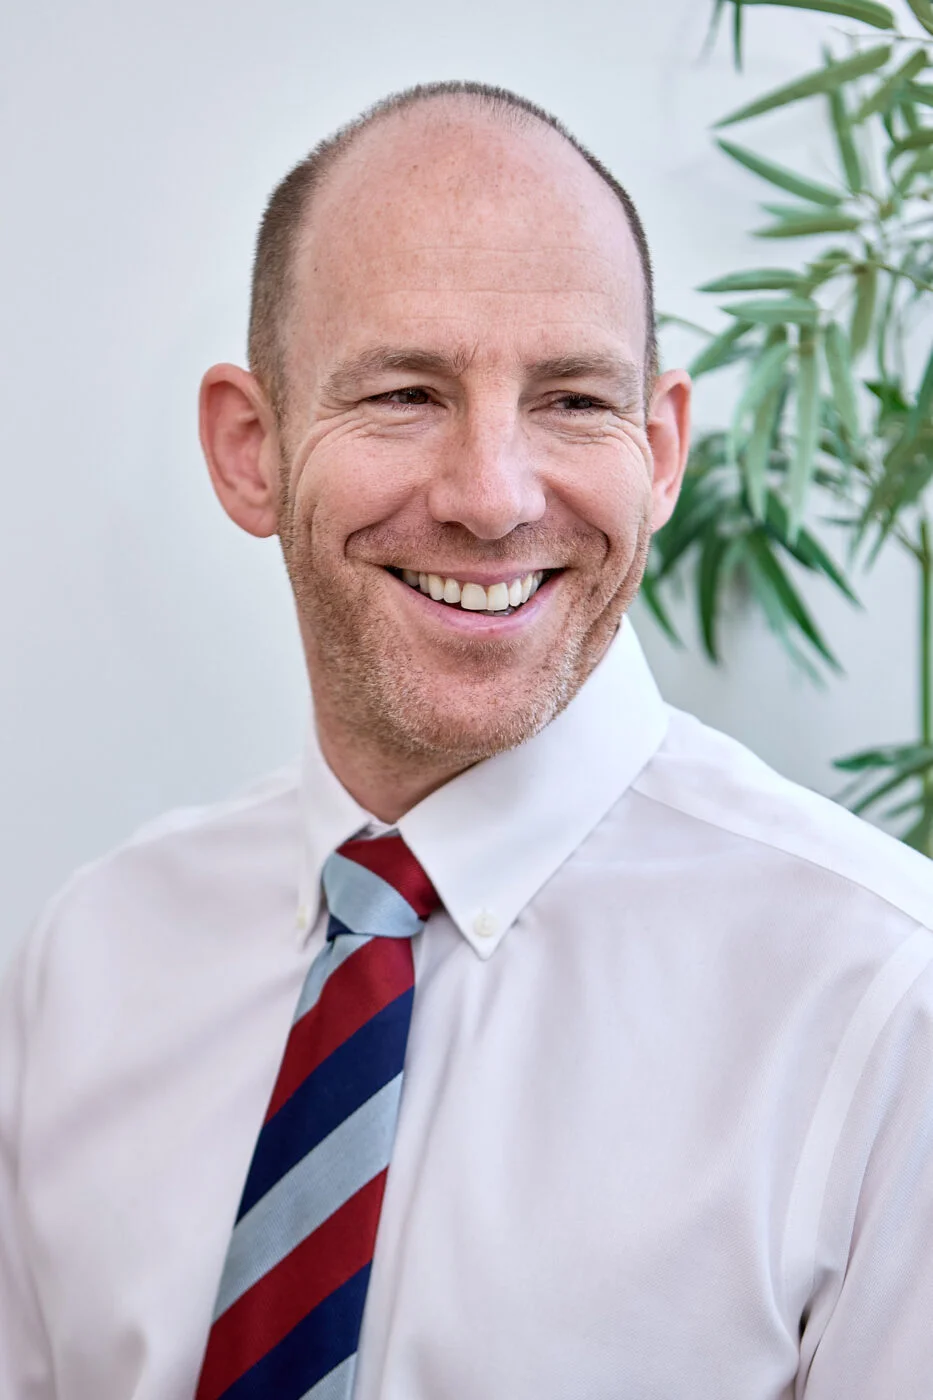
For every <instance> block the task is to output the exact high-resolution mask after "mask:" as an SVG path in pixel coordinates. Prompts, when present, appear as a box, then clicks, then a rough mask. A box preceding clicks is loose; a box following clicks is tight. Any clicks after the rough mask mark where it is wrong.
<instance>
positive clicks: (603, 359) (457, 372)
mask: <svg viewBox="0 0 933 1400" xmlns="http://www.w3.org/2000/svg"><path fill="white" fill-rule="evenodd" d="M472 359H473V354H472V352H470V351H467V350H463V351H460V352H458V353H455V354H452V355H449V354H444V353H442V352H439V351H435V350H426V349H423V348H421V347H418V346H393V345H377V346H374V347H373V348H371V349H369V350H364V351H362V353H361V354H359V355H354V356H352V357H351V358H350V359H346V360H341V361H340V362H339V363H338V364H337V365H335V366H334V368H333V369H332V370H331V372H330V374H328V376H327V378H326V379H325V380H324V383H323V384H322V386H321V392H322V394H323V395H324V396H325V397H326V398H335V399H349V398H352V397H353V395H354V394H355V393H356V392H357V391H358V390H359V388H360V387H361V385H362V384H364V382H365V381H366V380H367V379H369V378H371V377H372V376H374V375H378V374H384V373H386V372H387V371H392V370H403V371H404V372H405V373H408V374H431V375H438V376H440V377H442V378H445V379H459V378H460V376H461V375H462V374H464V373H465V371H466V370H467V368H468V367H469V364H470V361H471V360H472ZM525 369H526V374H527V375H528V377H529V378H531V379H533V380H567V379H601V380H604V381H606V382H609V383H612V384H613V386H614V387H615V388H616V389H617V390H618V391H619V392H620V393H621V394H622V396H623V397H624V398H625V399H626V400H633V401H634V402H636V403H639V402H640V401H641V397H642V393H643V387H644V386H643V375H642V371H641V370H640V369H639V367H638V366H637V365H636V364H635V363H634V362H633V361H632V360H628V359H625V358H622V357H620V356H618V355H613V354H611V353H607V352H603V351H594V352H592V353H590V352H584V353H580V354H572V355H557V356H553V357H552V358H550V359H545V360H536V361H534V362H533V363H532V364H529V365H527V366H526V367H525Z"/></svg>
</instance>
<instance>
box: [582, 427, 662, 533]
mask: <svg viewBox="0 0 933 1400" xmlns="http://www.w3.org/2000/svg"><path fill="white" fill-rule="evenodd" d="M565 500H566V502H567V504H568V505H569V506H570V507H571V509H572V510H573V512H574V514H575V515H576V516H577V517H578V518H579V519H581V520H583V521H585V522H586V524H587V525H588V526H589V527H590V528H591V529H594V530H598V531H599V532H600V534H602V535H603V536H604V537H605V538H606V540H607V541H608V545H609V553H610V555H618V554H620V553H621V554H624V555H626V556H628V555H630V554H631V552H632V549H633V546H634V544H635V542H636V540H637V538H638V535H639V532H640V530H641V529H642V527H643V526H644V524H645V522H646V519H647V520H650V518H651V509H652V496H651V466H650V456H649V454H648V450H647V447H642V446H640V445H639V444H638V443H636V442H634V441H633V442H625V443H623V444H619V445H618V446H616V448H615V450H614V451H613V452H611V453H610V452H606V453H604V454H598V455H594V459H593V460H592V461H591V462H589V463H587V464H585V470H582V471H580V472H578V473H577V474H576V475H575V477H574V480H573V482H572V483H570V484H569V489H568V490H567V491H566V492H565Z"/></svg>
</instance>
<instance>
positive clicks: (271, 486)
mask: <svg viewBox="0 0 933 1400" xmlns="http://www.w3.org/2000/svg"><path fill="white" fill-rule="evenodd" d="M199 425H200V434H201V447H202V449H203V451H204V456H205V457H206V459H207V466H208V470H209V471H210V474H211V481H212V482H213V484H214V490H215V491H216V492H217V497H218V500H219V501H220V504H221V505H222V506H223V508H224V510H225V511H226V512H227V514H228V515H229V517H230V519H231V520H232V521H234V522H235V524H237V525H239V526H240V528H241V529H243V530H246V531H248V533H249V534H251V535H258V536H260V537H261V538H265V537H266V536H268V535H274V534H275V532H276V529H277V528H278V520H277V514H276V508H277V503H278V478H279V471H280V465H279V439H278V432H277V430H276V424H275V415H274V414H273V412H272V408H271V406H270V404H269V401H268V399H267V398H266V396H265V394H264V393H263V391H262V389H261V387H260V385H259V382H258V380H257V379H256V378H255V377H254V376H253V375H252V374H249V373H247V371H246V370H245V369H239V368H238V366H236V365H213V366H212V367H211V368H210V369H209V370H208V371H207V373H206V374H205V376H204V378H203V379H202V380H201V394H200V402H199Z"/></svg>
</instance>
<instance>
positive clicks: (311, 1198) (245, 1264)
mask: <svg viewBox="0 0 933 1400" xmlns="http://www.w3.org/2000/svg"><path fill="white" fill-rule="evenodd" d="M401 1092H402V1076H401V1075H400V1074H397V1075H396V1076H395V1078H394V1079H390V1080H389V1083H388V1084H386V1085H385V1086H384V1087H383V1088H382V1089H380V1090H379V1091H378V1092H377V1093H375V1094H373V1096H372V1098H371V1099H367V1100H366V1102H365V1103H364V1104H361V1105H360V1107H359V1108H358V1109H357V1110H356V1112H355V1113H351V1114H350V1117H349V1118H345V1119H344V1121H343V1122H342V1123H341V1124H340V1126H339V1127H337V1128H335V1129H334V1131H333V1132H332V1133H330V1134H328V1136H327V1137H326V1138H324V1140H323V1141H322V1142H319V1143H318V1145H317V1147H315V1149H314V1151H313V1152H309V1153H308V1155H307V1157H303V1158H302V1159H301V1161H300V1162H296V1163H295V1165H294V1166H293V1167H292V1169H291V1171H289V1172H286V1173H285V1175H284V1176H283V1177H282V1178H281V1180H280V1181H277V1182H276V1184H275V1185H274V1186H273V1187H272V1189H271V1190H270V1191H267V1192H266V1194H265V1195H264V1196H263V1197H262V1199H261V1200H258V1201H257V1202H256V1204H255V1205H254V1206H253V1208H252V1210H250V1211H247V1213H246V1215H244V1216H243V1219H242V1220H240V1221H238V1222H237V1224H236V1227H235V1229H234V1231H233V1235H232V1237H231V1240H230V1248H229V1251H228V1253H227V1262H226V1264H225V1265H224V1271H223V1277H222V1278H221V1280H220V1288H219V1290H218V1294H217V1303H216V1305H215V1308H214V1319H215V1320H216V1319H217V1318H218V1317H220V1316H221V1315H222V1314H223V1313H225V1312H226V1311H227V1309H228V1308H229V1307H230V1306H231V1305H232V1304H233V1303H235V1302H236V1300H237V1299H238V1298H240V1297H242V1295H243V1294H244V1293H245V1292H246V1290H247V1289H248V1288H252V1286H253V1284H254V1283H258V1281H259V1280H260V1279H261V1278H265V1276H266V1274H267V1273H268V1272H269V1270H270V1269H274V1268H275V1266H276V1264H278V1263H280V1262H281V1260H282V1259H284V1258H285V1256H286V1254H290V1253H291V1251H292V1250H293V1249H294V1248H295V1246H296V1245H299V1244H300V1243H301V1241H302V1240H304V1239H307V1237H308V1235H310V1234H311V1233H312V1232H313V1231H314V1230H316V1229H317V1228H318V1226H319V1225H322V1224H323V1223H324V1221H325V1220H327V1219H328V1217H329V1216H331V1215H333V1213H334V1211H335V1210H338V1209H339V1208H340V1206H342V1205H343V1204H344V1203H345V1202H346V1201H348V1200H349V1199H350V1197H351V1196H353V1195H355V1193H356V1192H357V1191H359V1190H360V1188H361V1187H363V1186H365V1185H366V1183H367V1181H372V1179H373V1177H374V1176H378V1174H379V1172H381V1171H383V1170H384V1168H385V1167H387V1166H388V1165H389V1158H390V1157H391V1155H392V1143H393V1141H394V1139H395V1124H396V1121H397V1119H398V1106H399V1098H400V1096H401Z"/></svg>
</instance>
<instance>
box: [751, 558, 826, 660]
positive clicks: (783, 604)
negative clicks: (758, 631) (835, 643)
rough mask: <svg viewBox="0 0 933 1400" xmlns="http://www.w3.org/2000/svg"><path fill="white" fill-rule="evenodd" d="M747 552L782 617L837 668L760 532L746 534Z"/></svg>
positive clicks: (797, 594) (801, 601)
mask: <svg viewBox="0 0 933 1400" xmlns="http://www.w3.org/2000/svg"><path fill="white" fill-rule="evenodd" d="M748 556H749V561H750V562H752V563H753V564H754V566H755V569H756V571H757V572H758V575H759V578H760V580H761V581H762V582H763V583H764V585H765V587H766V588H767V589H768V590H769V591H770V593H771V594H772V597H773V599H774V601H775V602H776V603H777V605H778V607H779V609H780V610H781V612H782V613H783V614H784V615H785V617H787V618H789V619H790V620H791V621H792V622H793V623H794V624H795V625H796V626H797V627H798V628H799V629H800V631H801V632H802V633H803V635H804V636H805V637H806V639H807V641H808V642H809V643H810V645H811V646H812V647H814V648H815V649H816V651H818V652H819V654H820V656H822V658H823V660H824V661H826V662H827V664H828V665H830V666H831V667H832V669H833V670H834V671H839V670H841V669H842V668H841V667H840V665H839V662H838V661H837V660H836V658H835V656H834V655H833V653H832V652H831V651H830V649H829V647H828V646H827V644H826V642H825V641H824V640H823V637H822V635H821V633H820V631H819V628H818V627H817V625H816V623H815V622H814V621H813V618H812V617H811V616H810V613H809V612H808V610H807V608H806V605H805V604H804V601H803V599H802V598H801V596H800V594H799V593H798V592H797V590H796V588H794V585H793V584H792V583H791V581H790V579H789V578H788V576H787V574H786V573H785V572H784V570H783V569H782V567H781V565H780V563H779V562H778V560H777V559H776V558H775V556H774V554H773V553H772V551H771V549H770V547H769V545H768V542H767V539H766V538H765V536H764V535H763V534H754V535H750V536H749V537H748ZM771 616H772V621H776V617H775V614H774V613H773V612H772V614H771Z"/></svg>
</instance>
